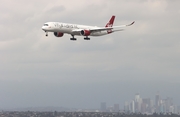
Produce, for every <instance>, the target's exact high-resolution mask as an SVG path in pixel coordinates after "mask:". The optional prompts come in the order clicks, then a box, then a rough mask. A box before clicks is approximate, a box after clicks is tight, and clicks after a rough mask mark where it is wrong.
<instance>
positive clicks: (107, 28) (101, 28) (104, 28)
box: [72, 22, 135, 33]
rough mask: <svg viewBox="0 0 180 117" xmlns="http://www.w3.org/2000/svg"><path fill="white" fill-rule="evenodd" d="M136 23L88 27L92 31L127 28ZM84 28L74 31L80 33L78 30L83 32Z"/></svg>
mask: <svg viewBox="0 0 180 117" xmlns="http://www.w3.org/2000/svg"><path fill="white" fill-rule="evenodd" d="M134 23H135V22H132V23H131V24H128V25H120V26H113V27H95V28H92V29H87V30H89V31H90V32H95V31H105V30H112V29H117V28H125V27H127V26H131V25H133V24H134ZM82 30H84V29H74V30H73V31H72V32H74V33H78V32H81V31H82ZM122 30H123V29H119V30H117V31H122Z"/></svg>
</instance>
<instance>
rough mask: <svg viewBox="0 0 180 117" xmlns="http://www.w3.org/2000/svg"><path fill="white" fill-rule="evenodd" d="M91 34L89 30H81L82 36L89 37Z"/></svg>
mask: <svg viewBox="0 0 180 117" xmlns="http://www.w3.org/2000/svg"><path fill="white" fill-rule="evenodd" d="M90 34H91V32H90V31H89V30H81V35H83V36H89V35H90Z"/></svg>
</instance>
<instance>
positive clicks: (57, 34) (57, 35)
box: [54, 32, 64, 37]
mask: <svg viewBox="0 0 180 117" xmlns="http://www.w3.org/2000/svg"><path fill="white" fill-rule="evenodd" d="M63 35H64V33H61V32H54V36H56V37H62V36H63Z"/></svg>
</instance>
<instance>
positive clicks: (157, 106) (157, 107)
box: [155, 94, 161, 113]
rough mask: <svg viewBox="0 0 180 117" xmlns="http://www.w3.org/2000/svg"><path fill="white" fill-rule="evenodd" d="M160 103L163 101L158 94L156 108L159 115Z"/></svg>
mask: <svg viewBox="0 0 180 117" xmlns="http://www.w3.org/2000/svg"><path fill="white" fill-rule="evenodd" d="M160 101H161V99H160V95H159V94H157V95H156V96H155V108H156V112H158V113H159V112H160Z"/></svg>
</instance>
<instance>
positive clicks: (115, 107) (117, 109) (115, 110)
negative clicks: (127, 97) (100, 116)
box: [114, 104, 119, 112]
mask: <svg viewBox="0 0 180 117" xmlns="http://www.w3.org/2000/svg"><path fill="white" fill-rule="evenodd" d="M114 112H119V104H114Z"/></svg>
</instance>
